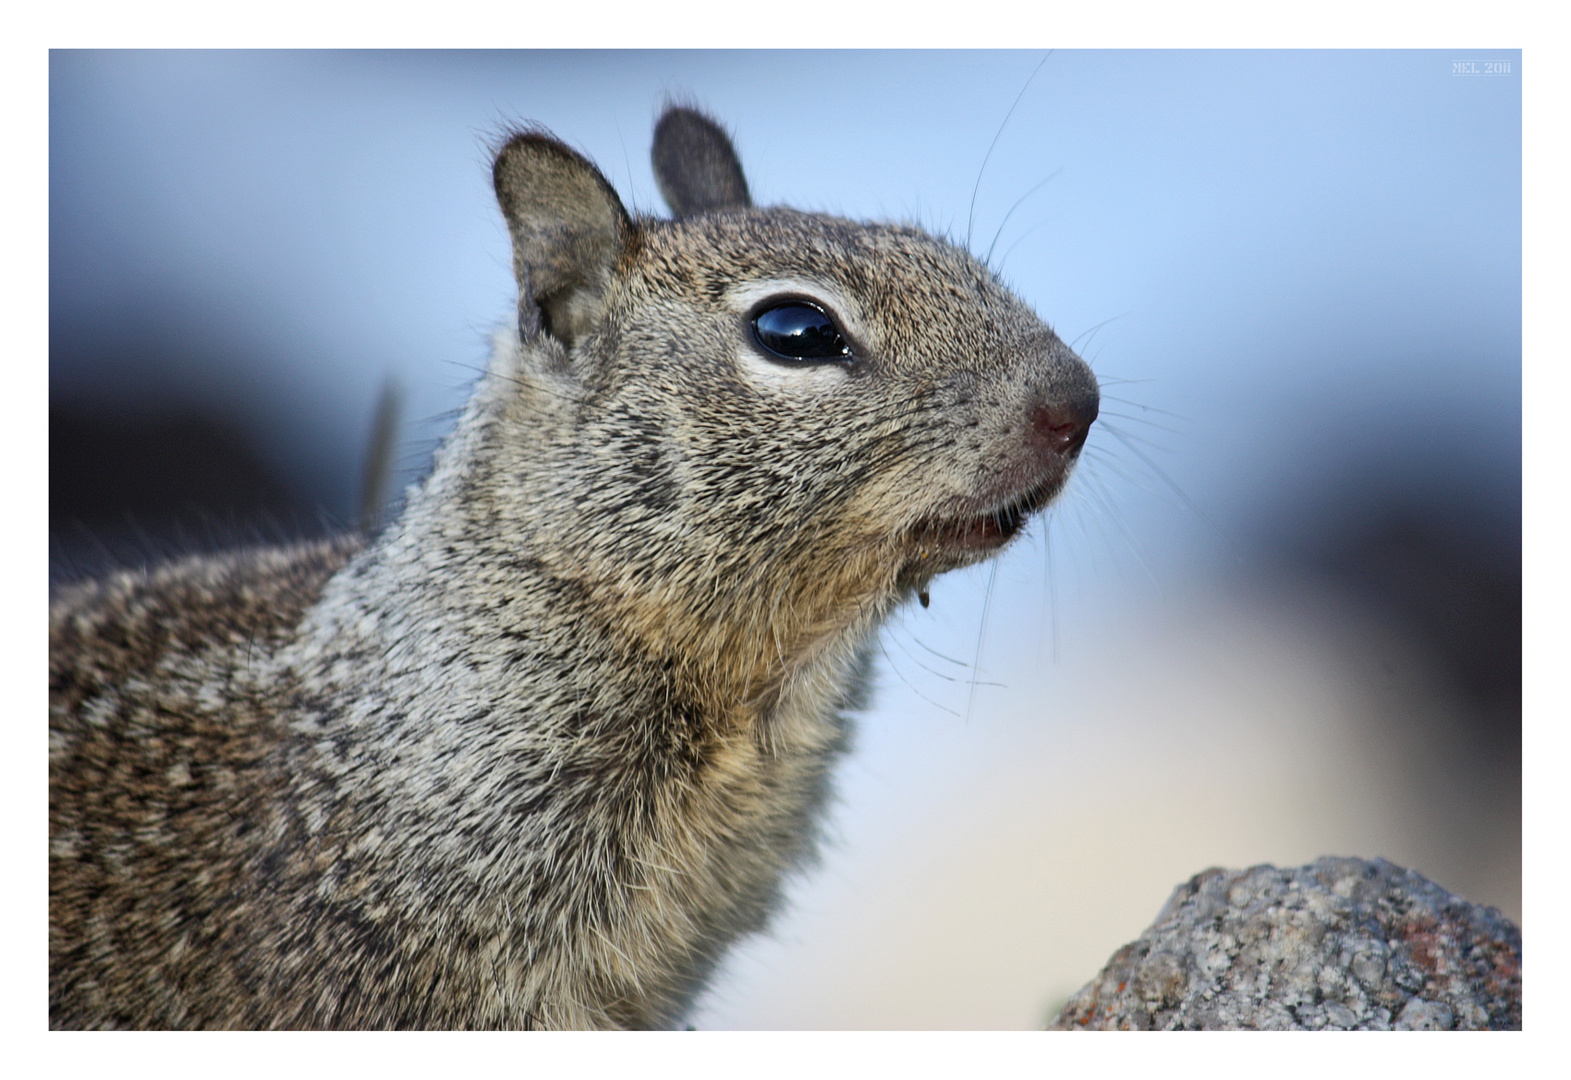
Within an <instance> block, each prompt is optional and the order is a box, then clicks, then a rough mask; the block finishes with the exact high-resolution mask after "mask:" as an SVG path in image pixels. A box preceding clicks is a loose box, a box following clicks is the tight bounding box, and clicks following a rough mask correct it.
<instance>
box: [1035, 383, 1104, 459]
mask: <svg viewBox="0 0 1571 1080" xmlns="http://www.w3.org/2000/svg"><path fill="white" fill-rule="evenodd" d="M1099 396H1100V395H1098V394H1097V392H1096V391H1095V390H1092V391H1091V392H1090V393H1088V394H1079V395H1074V396H1071V397H1069V398H1067V399H1064V400H1060V401H1044V402H1038V403H1037V404H1036V405H1033V406H1032V408H1031V430H1030V435H1029V438H1030V440H1031V445H1032V446H1033V447H1035V448H1036V450H1037V452H1038V453H1039V454H1041V455H1042V456H1043V457H1044V458H1046V457H1049V456H1050V455H1054V454H1058V455H1062V456H1064V457H1074V456H1075V455H1076V454H1078V453H1080V448H1081V447H1082V446H1084V445H1085V442H1086V436H1087V435H1088V434H1090V432H1091V424H1092V423H1093V422H1094V421H1095V420H1096V414H1097V409H1098V407H1099V406H1100V404H1101V403H1100V401H1099Z"/></svg>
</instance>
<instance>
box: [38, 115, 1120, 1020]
mask: <svg viewBox="0 0 1571 1080" xmlns="http://www.w3.org/2000/svg"><path fill="white" fill-rule="evenodd" d="M677 126H681V127H683V130H684V131H685V132H686V134H685V135H684V136H683V137H684V138H698V139H700V140H702V139H704V138H706V137H707V136H706V132H708V131H710V130H711V129H712V130H713V131H715V132H717V131H718V129H713V126H712V125H710V126H709V128H705V127H704V126H703V125H702V124H700V125H697V135H696V136H695V135H694V134H693V129H694V126H693V125H691V124H688V125H677ZM713 139H715V140H718V142H714V141H712V142H710V143H709V144H707V145H706V146H704V147H701V148H700V149H702V150H703V151H704V152H705V153H707V154H709V155H710V158H709V159H706V160H710V159H715V157H714V155H715V154H716V152H717V151H716V147H717V146H722V145H723V150H724V152H725V153H726V154H729V153H730V148H729V144H728V143H725V142H724V140H723V137H721V136H719V135H718V134H715V135H714V136H713ZM674 149H675V150H677V151H680V150H682V147H681V146H676V147H675V148H674ZM664 150H665V151H666V153H667V156H668V158H669V156H670V153H671V151H672V150H673V147H672V146H670V145H667V146H665V147H664ZM657 160H658V154H657ZM715 160H718V159H715ZM715 171H716V170H715V169H714V168H711V167H709V166H706V167H705V169H703V170H697V172H698V173H700V174H703V175H708V174H709V173H713V172H715ZM721 171H723V170H721ZM736 177H740V169H739V168H738V169H737V170H736ZM672 182H673V183H676V184H680V183H694V182H701V177H700V181H692V180H682V179H681V178H677V179H676V180H673V181H672ZM728 182H729V183H731V185H732V186H731V187H730V188H727V189H726V191H731V192H733V194H730V195H726V194H725V193H724V192H721V194H720V195H714V194H713V193H710V194H708V195H706V193H705V192H704V191H697V192H689V193H687V195H685V196H684V195H681V194H678V198H680V199H681V201H682V204H683V205H684V206H686V207H688V208H689V209H690V210H691V209H692V208H702V212H697V211H694V212H693V213H692V216H687V217H684V218H682V219H681V220H678V221H664V220H657V219H653V218H640V219H636V220H634V219H632V218H629V217H628V216H627V215H626V213H625V211H623V210H622V207H621V204H620V202H619V201H617V200H616V197H615V195H614V193H613V192H611V189H610V187H609V185H607V184H606V183H605V181H604V180H603V178H601V177H600V176H599V174H598V172H595V171H594V170H593V168H592V166H589V165H588V163H587V162H584V161H583V160H582V159H581V158H578V157H577V155H575V154H573V153H572V152H571V151H568V150H567V149H566V148H565V147H562V146H561V145H560V144H558V143H555V142H554V141H552V140H550V139H549V138H548V137H546V136H545V135H543V134H542V133H538V132H530V133H523V134H521V135H518V136H515V137H514V138H513V139H512V140H510V141H509V142H508V143H507V144H506V145H505V146H504V147H503V148H502V150H501V151H500V154H499V159H498V165H497V184H498V193H499V197H500V198H501V200H502V204H503V208H504V212H505V214H506V216H507V217H508V220H509V225H510V228H511V231H512V234H513V237H514V242H515V268H516V269H517V272H518V275H519V278H520V283H521V290H520V293H521V295H520V319H519V328H518V329H516V330H515V329H509V330H506V331H503V332H501V333H499V334H498V335H497V338H496V342H495V350H494V355H493V359H492V363H491V366H490V369H489V371H488V372H487V374H486V375H485V376H484V377H483V378H482V379H481V380H480V381H479V383H478V385H477V387H476V390H475V392H474V394H473V397H472V399H471V401H470V403H469V405H468V407H467V409H466V411H465V413H464V415H463V417H462V418H461V420H460V421H459V423H458V425H457V428H456V429H455V431H454V433H453V435H452V436H451V437H450V438H449V439H448V440H447V442H446V444H445V445H444V447H443V449H442V450H441V452H440V453H439V455H438V458H437V463H436V466H435V468H434V470H433V472H432V474H431V476H430V477H429V478H428V479H427V480H426V481H425V482H424V483H423V484H422V485H421V486H420V487H418V488H417V489H414V490H412V491H411V494H410V497H409V501H408V503H407V506H406V508H405V510H404V512H403V515H402V517H401V518H400V519H399V521H398V522H396V523H395V524H394V525H393V526H391V527H390V528H389V529H388V530H387V531H386V532H385V533H384V534H383V535H382V536H381V537H380V538H379V539H378V540H377V541H376V542H375V543H373V544H371V545H369V546H362V543H361V542H360V541H358V540H355V539H352V538H346V539H343V540H339V541H334V542H331V543H318V544H313V545H304V546H299V547H295V548H290V549H284V550H264V551H252V552H241V553H237V554H234V555H230V556H226V557H222V558H212V557H207V558H197V559H191V560H188V561H185V562H180V563H175V564H173V565H170V566H167V567H164V568H162V569H158V570H156V571H153V572H151V573H122V574H119V575H117V576H115V577H112V578H110V579H108V580H106V581H103V582H99V583H93V584H89V585H86V586H80V587H77V588H75V589H72V590H70V591H68V592H67V593H65V594H63V595H61V596H60V597H58V598H57V600H56V601H55V602H54V604H53V605H52V607H51V611H50V694H51V698H50V702H51V706H50V707H51V713H50V725H51V757H50V1019H51V1023H52V1024H53V1025H54V1026H58V1027H554V1028H560V1027H652V1026H670V1025H673V1024H676V1023H679V1022H680V1020H681V1018H682V1016H683V1014H684V1011H685V1010H686V1009H687V1008H688V1007H689V1005H690V1004H691V1001H692V999H693V996H694V995H695V993H696V992H697V991H698V990H699V989H700V988H701V986H702V984H703V982H704V979H705V978H706V977H707V976H708V974H709V973H710V972H711V971H712V969H713V967H714V965H715V964H716V962H717V961H718V959H719V958H720V956H721V955H722V953H723V951H724V949H725V948H726V947H727V946H728V945H729V944H730V943H732V942H733V941H734V940H735V939H736V938H737V937H738V936H740V935H742V934H744V933H747V932H750V931H753V930H756V929H758V928H760V927H762V926H763V925H764V923H765V921H766V919H767V917H768V915H769V913H770V910H771V908H772V907H773V906H774V904H775V903H776V900H777V895H778V891H779V887H780V884H781V881H782V878H783V876H784V875H785V874H786V873H787V872H789V871H790V870H791V869H793V868H796V867H799V866H801V865H802V864H803V863H804V862H805V861H806V860H808V859H809V858H810V857H811V854H812V850H813V846H814V843H815V839H816V828H817V826H816V822H817V820H818V817H819V814H820V812H821V810H822V807H823V804H824V801H825V798H826V793H827V784H828V773H829V769H830V768H831V766H832V765H833V763H834V761H835V759H836V757H837V755H838V754H839V753H840V751H841V750H842V749H843V748H844V746H845V743H846V737H847V727H846V720H845V714H846V712H847V710H848V708H850V707H852V706H853V705H854V704H855V701H854V699H855V698H856V696H857V694H858V693H859V687H860V685H861V678H860V673H861V672H862V671H863V670H864V669H865V666H866V664H865V658H866V652H867V646H868V643H869V641H870V640H871V635H872V634H873V633H874V632H875V630H876V628H877V627H878V625H879V623H880V622H881V621H882V620H883V619H884V618H885V617H886V616H887V615H888V613H889V612H890V611H891V610H892V609H893V608H894V607H895V606H897V605H898V604H900V603H903V602H905V601H906V600H908V599H909V598H910V596H911V595H912V594H913V592H914V590H915V589H916V588H918V587H920V586H922V585H924V584H925V582H926V581H927V580H928V579H929V578H931V577H932V576H933V575H934V574H936V573H940V572H943V571H944V570H947V569H951V568H953V567H956V566H959V565H964V564H966V563H969V562H974V561H977V560H978V559H981V558H984V557H986V556H987V555H989V554H991V553H992V551H993V550H996V546H997V545H993V546H991V547H977V546H974V545H969V546H968V545H967V544H965V543H963V542H962V541H964V539H965V537H966V536H968V535H969V533H968V530H971V529H980V528H982V526H983V523H985V522H986V521H988V520H989V518H990V517H995V516H997V515H999V514H1000V513H1001V510H1000V508H1001V507H1004V506H1006V505H1007V504H1009V503H1012V502H1013V503H1021V501H1022V500H1025V504H1024V509H1026V510H1029V509H1032V508H1034V507H1035V506H1037V505H1040V504H1041V503H1042V502H1045V501H1046V499H1047V498H1049V497H1051V495H1052V494H1054V493H1055V492H1056V491H1057V490H1058V488H1059V487H1060V486H1061V485H1062V483H1063V482H1064V479H1065V477H1066V476H1067V473H1068V470H1069V467H1070V465H1071V464H1072V460H1073V454H1072V453H1071V454H1068V455H1058V456H1054V455H1047V454H1044V453H1043V452H1041V451H1040V450H1039V449H1033V448H1032V447H1033V445H1034V444H1033V443H1032V439H1033V435H1032V421H1031V415H1032V414H1031V410H1032V408H1034V407H1037V406H1040V405H1041V404H1042V403H1044V402H1047V403H1052V402H1055V401H1060V400H1066V399H1068V398H1074V397H1076V396H1078V399H1079V400H1081V402H1082V403H1084V402H1085V401H1086V400H1089V401H1090V402H1091V403H1092V404H1091V406H1090V407H1091V409H1092V410H1093V412H1092V415H1094V401H1095V382H1094V380H1093V379H1092V377H1091V376H1090V373H1089V371H1088V370H1087V369H1086V368H1085V366H1084V365H1083V364H1082V363H1081V362H1080V361H1079V359H1078V358H1076V357H1075V356H1074V354H1073V353H1072V352H1070V351H1069V350H1068V349H1067V348H1066V347H1065V346H1064V345H1063V344H1062V343H1061V342H1060V341H1059V340H1058V339H1057V338H1056V337H1055V336H1054V335H1053V333H1052V332H1051V331H1050V330H1049V329H1048V328H1047V327H1046V326H1045V325H1043V324H1042V323H1041V322H1040V321H1039V320H1038V319H1037V318H1036V316H1035V315H1034V314H1033V313H1032V312H1031V311H1030V310H1029V308H1027V307H1026V306H1025V305H1024V304H1022V303H1021V302H1020V301H1019V300H1018V299H1017V298H1016V297H1015V296H1014V295H1013V294H1011V293H1010V292H1009V291H1008V290H1006V289H1005V288H1004V287H1003V286H1001V285H1000V284H999V283H998V281H997V280H996V279H995V278H994V277H993V275H992V274H991V272H989V271H988V270H987V269H986V268H985V267H983V266H981V265H980V264H979V263H977V262H976V261H975V260H974V259H972V258H971V257H970V256H969V255H967V254H966V253H965V252H963V251H961V250H959V249H957V248H955V247H953V246H951V245H950V244H948V243H946V242H944V241H942V240H939V239H935V238H933V237H931V236H929V235H928V234H926V233H924V232H922V231H920V230H917V229H913V228H907V227H899V226H881V225H867V224H861V223H854V222H850V221H845V220H841V219H837V218H832V217H827V216H822V215H813V214H802V213H798V212H795V211H792V210H788V209H780V208H775V209H755V208H753V207H751V206H750V205H748V204H747V202H746V186H745V182H743V183H741V186H740V192H741V194H740V195H739V196H738V195H736V194H734V191H735V188H736V178H731V179H730V180H729V181H728ZM669 197H671V196H670V195H669V194H668V198H669ZM599 200H608V201H605V202H603V203H602V202H601V201H599ZM739 200H740V201H739ZM761 281H789V282H791V283H793V284H792V286H791V289H790V290H788V291H790V292H791V293H792V295H798V294H800V293H801V292H802V291H803V283H806V286H807V288H808V289H810V290H811V293H812V295H813V297H814V298H816V299H824V298H832V299H833V301H834V303H836V304H842V305H844V306H845V308H846V309H847V310H845V311H842V312H841V314H842V315H843V316H844V319H845V321H846V324H847V326H853V325H854V327H855V328H856V329H855V333H856V336H857V339H856V340H855V341H854V342H853V344H854V345H855V347H856V349H857V354H858V359H857V361H856V362H855V363H854V364H850V365H841V366H838V367H835V368H834V369H833V370H830V369H827V368H824V369H820V370H817V371H816V372H809V373H803V372H801V371H793V370H792V369H790V368H789V367H783V368H781V369H780V371H779V372H778V373H777V372H776V371H775V370H774V368H772V367H770V366H769V365H770V363H771V362H770V361H768V360H767V359H762V358H759V357H757V356H752V358H748V356H747V355H744V352H745V350H749V349H752V350H754V352H755V353H756V347H755V346H753V345H751V344H750V342H749V341H748V339H747V334H746V326H747V320H748V318H749V317H750V316H749V312H748V308H747V306H746V302H745V296H746V295H750V294H748V293H747V290H748V289H749V288H755V287H757V286H758V283H759V282H761ZM749 364H752V365H754V366H755V367H757V366H759V365H762V366H761V367H758V370H759V371H761V372H762V373H763V374H762V375H761V376H760V375H758V374H757V372H755V373H754V374H753V375H749V373H748V371H749V369H748V365H749ZM761 379H762V381H760V380H761ZM797 379H800V380H801V384H800V385H798V384H797V383H795V382H793V381H792V380H797ZM770 380H776V381H778V385H776V383H775V382H771V381H770ZM814 380H816V381H814ZM1000 520H1001V519H1000Z"/></svg>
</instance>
